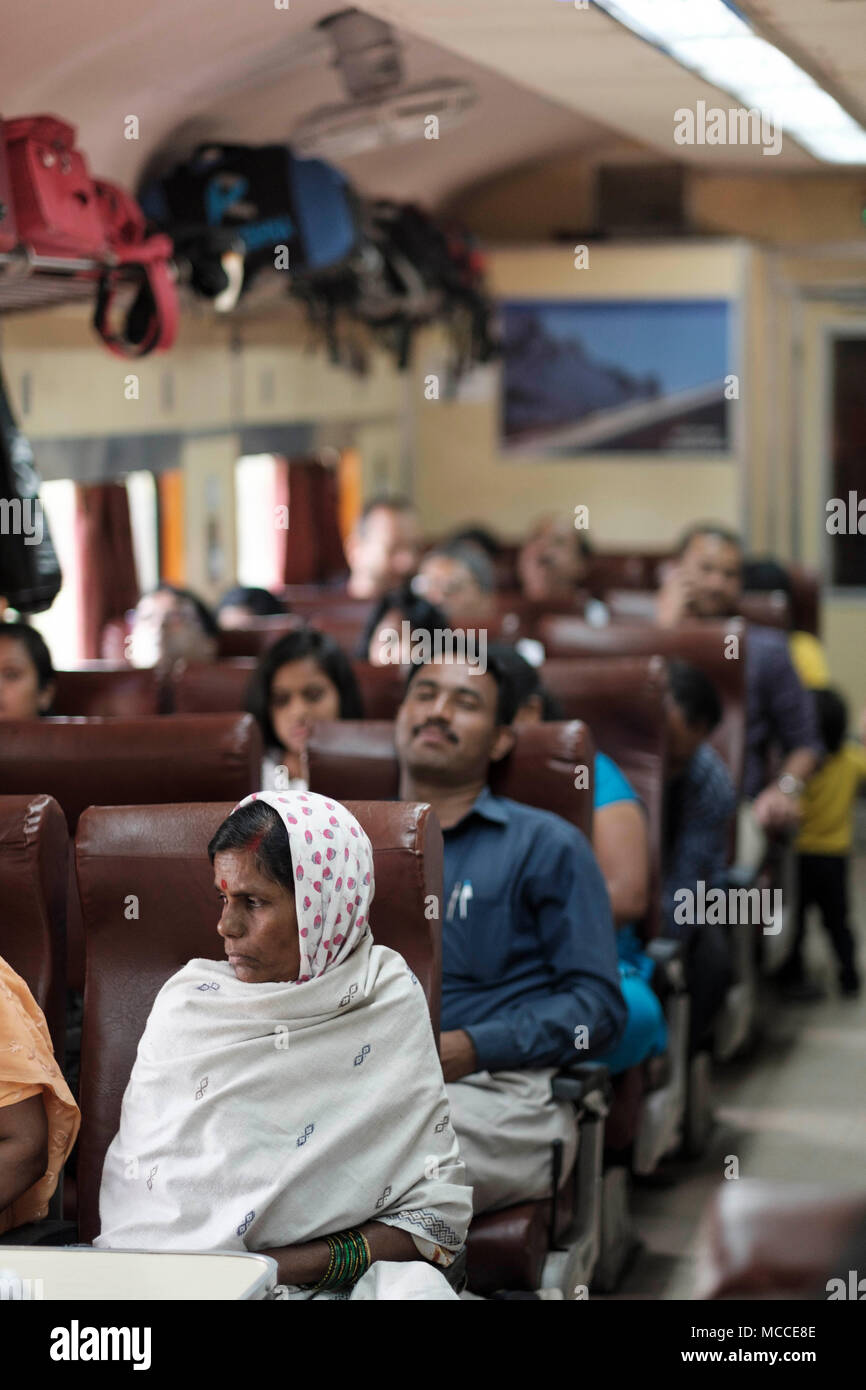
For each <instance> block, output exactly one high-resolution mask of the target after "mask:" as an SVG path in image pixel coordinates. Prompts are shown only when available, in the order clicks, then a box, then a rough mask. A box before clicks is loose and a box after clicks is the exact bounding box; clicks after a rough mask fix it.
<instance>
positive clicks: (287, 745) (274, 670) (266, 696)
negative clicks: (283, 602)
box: [247, 628, 364, 791]
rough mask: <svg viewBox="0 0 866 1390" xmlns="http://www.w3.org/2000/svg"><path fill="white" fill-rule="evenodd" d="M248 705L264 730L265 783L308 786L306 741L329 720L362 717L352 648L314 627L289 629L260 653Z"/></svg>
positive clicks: (277, 787)
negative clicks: (348, 652)
mask: <svg viewBox="0 0 866 1390" xmlns="http://www.w3.org/2000/svg"><path fill="white" fill-rule="evenodd" d="M247 709H248V710H249V712H250V713H251V714H254V715H255V717H256V719H257V720H258V723H259V728H260V729H261V731H262V739H263V741H264V745H265V758H264V762H263V764H262V786H263V787H265V788H267V789H268V790H277V791H285V790H295V791H297V790H300V791H303V790H304V789H305V788H306V785H307V773H306V756H305V755H306V745H307V739H308V738H309V736H310V734H311V733H312V730H313V728H314V727H315V725H316V723H318V722H319V721H320V720H324V719H361V718H363V713H364V711H363V708H362V705H361V695H360V691H359V690H358V683H357V681H356V680H355V675H354V672H353V670H352V665H351V662H350V660H349V658H348V657H347V656H346V653H345V652H344V651H343V650H342V648H341V647H339V646H338V645H337V643H336V642H335V641H334V639H333V638H332V637H328V636H326V635H325V634H324V633H322V632H316V631H314V630H313V629H312V628H304V629H302V630H301V631H299V632H289V633H287V634H286V636H285V637H281V638H280V639H279V641H277V642H275V643H274V645H273V646H272V647H269V648H268V650H267V651H266V652H265V653H264V655H263V656H262V657H261V658H260V660H259V664H258V667H257V669H256V671H255V673H254V675H253V678H252V681H251V683H250V688H249V691H248V694H247Z"/></svg>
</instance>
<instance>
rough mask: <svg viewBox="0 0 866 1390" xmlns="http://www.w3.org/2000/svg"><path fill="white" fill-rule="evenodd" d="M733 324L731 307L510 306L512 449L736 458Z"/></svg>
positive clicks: (505, 396) (715, 303)
mask: <svg viewBox="0 0 866 1390" xmlns="http://www.w3.org/2000/svg"><path fill="white" fill-rule="evenodd" d="M732 319H733V311H732V306H731V305H730V304H729V302H728V301H727V300H724V299H701V300H685V299H675V300H674V299H671V300H648V299H641V300H609V299H606V300H592V299H581V300H556V301H543V300H514V301H508V302H506V303H505V304H503V306H502V325H503V372H502V411H501V429H502V444H503V448H504V449H505V450H507V451H511V450H520V451H526V452H531V453H538V454H544V455H560V456H562V457H567V456H569V455H574V454H582V453H605V452H609V453H689V454H704V453H706V454H718V453H729V452H730V450H731V448H732V443H731V434H732V422H731V419H730V411H729V404H730V401H731V400H732V399H736V396H737V391H738V385H737V381H736V378H735V377H734V376H733V375H732V374H733V372H734V371H735V368H734V367H733V366H732V365H731V364H732V360H733V357H734V354H733V351H732V345H731V344H732V328H733V324H732Z"/></svg>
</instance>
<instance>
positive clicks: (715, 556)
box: [656, 523, 824, 869]
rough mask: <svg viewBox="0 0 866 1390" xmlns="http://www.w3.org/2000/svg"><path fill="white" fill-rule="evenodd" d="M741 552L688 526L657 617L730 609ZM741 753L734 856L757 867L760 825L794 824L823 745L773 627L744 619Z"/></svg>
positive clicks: (721, 614) (667, 620) (738, 586)
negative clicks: (775, 771) (777, 760)
mask: <svg viewBox="0 0 866 1390" xmlns="http://www.w3.org/2000/svg"><path fill="white" fill-rule="evenodd" d="M742 564H743V554H742V546H741V544H740V540H739V538H738V537H737V536H736V535H735V534H734V533H733V532H731V531H728V530H726V528H725V527H723V526H717V525H715V524H712V523H707V524H700V525H698V526H694V527H693V528H692V529H691V530H690V531H688V532H687V533H686V535H685V536H684V537H683V538H682V540H681V542H680V545H679V548H678V551H677V563H676V564H675V565H674V566H672V567H671V569H670V570H669V572H668V574H667V576H666V578H665V580H664V582H663V584H662V587H661V589H660V591H659V596H658V603H657V609H656V621H657V622H658V623H659V625H660V626H662V627H676V626H678V625H679V624H680V623H682V622H684V621H687V620H694V619H696V618H697V619H701V618H715V619H718V618H725V617H728V616H730V615H733V614H736V613H737V612H738V611H739V607H740V597H741V594H742ZM745 658H746V665H745V679H746V760H745V770H744V775H743V795H744V797H745V798H746V802H747V803H748V805H747V812H746V814H744V815H743V816H742V817H741V824H740V830H739V837H740V842H739V843H738V859H739V861H740V863H741V864H742V866H743V867H744V868H752V869H756V868H758V867H759V866H760V864H761V862H762V861H763V858H764V851H765V848H766V835H765V832H772V831H784V830H792V829H794V828H795V827H796V825H797V823H798V821H799V818H800V800H801V797H802V794H803V789H804V787H805V784H806V779H807V778H808V777H810V776H811V775H812V773H813V772H814V771H815V770H816V768H817V767H818V765H819V763H820V761H821V758H822V757H823V751H824V750H823V747H822V744H821V740H820V737H819V735H818V730H817V725H816V722H815V712H814V707H813V703H812V700H811V699H810V697H809V694H808V692H807V691H806V690H804V688H803V686H802V685H801V684H800V680H799V678H798V676H797V673H796V671H795V669H794V666H793V663H792V661H791V657H790V655H789V652H788V645H787V637H786V634H785V633H784V632H780V631H779V630H778V629H777V628H770V627H763V626H761V625H760V624H758V623H750V624H749V627H748V632H747V635H746V652H745ZM773 746H777V747H779V748H781V750H782V752H783V754H784V761H783V763H782V767H781V770H780V773H779V775H778V776H776V777H774V778H773V780H772V781H770V782H769V783H767V778H766V759H767V754H768V752H769V750H770V748H771V747H773Z"/></svg>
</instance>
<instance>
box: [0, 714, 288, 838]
mask: <svg viewBox="0 0 866 1390" xmlns="http://www.w3.org/2000/svg"><path fill="white" fill-rule="evenodd" d="M261 758H262V747H261V735H260V733H259V730H258V726H257V724H256V722H255V720H254V719H253V717H252V715H251V714H195V715H161V716H154V717H150V718H149V717H146V716H142V717H141V718H138V719H78V718H69V719H33V720H20V721H18V720H16V721H11V722H9V723H7V724H6V725H5V726H4V738H3V742H2V745H0V786H2V787H3V788H4V790H6V791H8V792H10V793H25V794H26V793H31V792H48V793H49V795H51V796H53V797H54V798H55V800H57V801H58V802H59V803H60V805H61V806H62V808H63V811H64V813H65V815H66V819H67V822H68V824H69V827H70V830H73V831H74V828H75V826H76V825H77V823H78V817H79V816H80V815H81V812H82V811H83V810H84V808H85V807H86V806H93V805H99V806H124V805H127V806H128V805H149V804H151V803H153V802H166V801H177V800H179V799H183V800H185V801H221V800H225V799H227V798H230V797H233V798H234V799H235V800H240V798H241V797H242V796H245V795H246V794H247V793H248V792H249V791H251V790H257V789H258V785H259V782H260V780H261Z"/></svg>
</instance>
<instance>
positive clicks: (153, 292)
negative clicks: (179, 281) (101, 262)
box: [93, 235, 179, 357]
mask: <svg viewBox="0 0 866 1390" xmlns="http://www.w3.org/2000/svg"><path fill="white" fill-rule="evenodd" d="M171 254H172V243H171V239H170V238H169V237H167V236H162V235H157V236H152V237H148V239H147V241H145V242H142V243H141V244H140V245H138V246H130V247H128V248H122V249H118V251H117V264H116V265H113V266H111V267H109V268H108V269H106V270H104V271H103V272H102V274H101V276H100V278H99V290H98V292H97V296H96V310H95V313H94V316H93V326H94V328H95V329H96V331H97V333H98V334H99V336H100V338H101V339H102V341H103V342H104V343H105V345H106V346H107V347H108V349H109V350H110V351H111V352H113V353H114V354H115V355H116V356H118V357H145V356H146V355H147V354H148V353H149V352H153V351H155V350H156V351H164V350H165V349H167V348H170V347H171V346H172V344H173V343H174V340H175V338H176V336H177V323H178V313H179V311H178V299H177V286H176V284H175V281H174V277H173V275H172V272H171V269H170V266H169V258H170V256H171ZM131 272H132V273H133V274H134V276H135V278H136V279H137V280H138V283H139V289H138V294H137V295H136V297H135V300H134V302H133V304H132V307H131V308H130V310H129V313H128V314H127V316H126V322H125V324H124V328H123V332H122V333H117V332H114V331H112V329H111V328H110V326H109V311H110V309H111V302H112V299H113V297H114V294H115V292H116V290H117V288H118V285H119V283H120V282H121V280H123V281H124V282H128V281H129V278H130V273H131Z"/></svg>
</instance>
